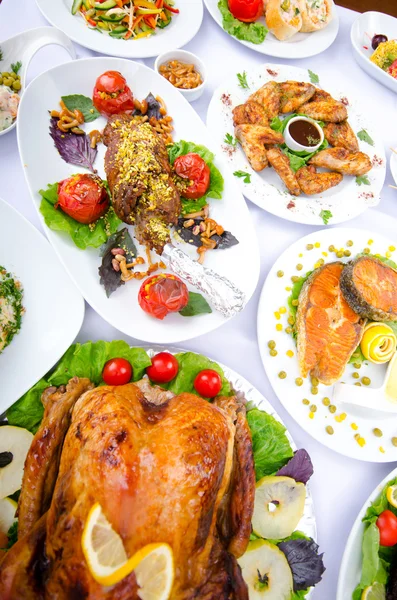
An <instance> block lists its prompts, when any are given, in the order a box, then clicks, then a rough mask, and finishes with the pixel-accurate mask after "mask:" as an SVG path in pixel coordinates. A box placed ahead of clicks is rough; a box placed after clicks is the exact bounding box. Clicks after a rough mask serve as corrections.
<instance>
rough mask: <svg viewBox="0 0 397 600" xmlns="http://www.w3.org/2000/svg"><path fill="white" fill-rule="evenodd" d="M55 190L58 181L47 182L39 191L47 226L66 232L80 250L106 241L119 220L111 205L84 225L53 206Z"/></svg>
mask: <svg viewBox="0 0 397 600" xmlns="http://www.w3.org/2000/svg"><path fill="white" fill-rule="evenodd" d="M57 190H58V183H52V184H50V183H49V184H48V186H47V189H46V190H40V191H39V194H40V195H41V197H42V200H41V204H40V212H41V214H42V215H43V217H44V221H45V224H46V225H47V227H49V228H50V229H53V230H54V231H64V232H65V233H68V234H69V235H70V237H71V238H72V240H73V242H74V243H75V244H76V246H77V247H78V248H80V249H81V250H85V249H86V248H88V247H89V246H92V247H94V248H99V246H101V245H102V244H104V243H105V242H106V240H107V239H108V236H109V235H112V234H113V233H115V232H116V231H117V229H118V227H119V225H120V223H121V221H120V219H119V218H118V217H117V216H116V213H115V212H114V210H113V208H112V207H110V208H109V210H108V212H107V213H106V214H105V215H104V216H103V217H101V218H100V219H98V221H96V222H95V223H94V224H92V225H84V224H83V223H78V222H77V221H75V220H74V219H72V217H69V216H68V215H67V214H66V213H64V212H63V211H62V210H61V209H56V208H54V205H55V204H56V203H57V201H58V191H57Z"/></svg>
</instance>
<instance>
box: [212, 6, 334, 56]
mask: <svg viewBox="0 0 397 600" xmlns="http://www.w3.org/2000/svg"><path fill="white" fill-rule="evenodd" d="M204 3H205V6H206V7H207V10H208V12H209V13H210V15H211V17H212V18H213V19H214V21H215V23H216V24H217V25H218V26H219V27H220V28H221V29H222V31H223V32H224V35H227V36H229V37H231V38H232V39H233V40H235V41H236V42H239V43H240V44H243V46H246V47H247V48H250V49H251V50H254V51H255V52H257V53H259V54H265V55H267V56H273V57H275V58H284V59H292V60H293V59H296V60H298V59H302V58H309V57H311V56H316V55H317V54H320V53H321V52H324V51H325V50H327V48H329V47H330V46H331V45H332V44H333V43H334V41H335V39H336V36H337V35H338V31H339V15H338V12H337V10H336V6H335V5H334V7H333V19H332V21H331V22H330V24H329V25H328V27H327V28H324V29H323V30H322V31H318V32H312V33H309V34H307V36H308V37H307V38H306V40H307V41H306V40H305V41H304V42H300V43H295V44H292V43H290V42H281V41H279V40H276V41H275V42H273V41H272V45H273V44H274V47H275V49H273V48H272V46H270V48H269V44H266V39H265V40H264V41H263V42H262V44H253V43H252V42H247V41H245V40H239V39H238V38H236V37H235V36H233V35H230V34H229V33H228V32H227V31H225V30H224V29H223V26H222V15H221V13H220V11H219V9H218V6H217V4H218V0H204ZM319 33H322V34H323V35H324V34H325V33H327V34H328V35H324V39H325V42H323V43H322V44H318V43H316V41H317V42H318V37H317V38H316V36H317V34H319ZM312 36H314V38H313V39H312ZM302 47H303V50H302ZM291 50H293V54H294V55H293V56H291Z"/></svg>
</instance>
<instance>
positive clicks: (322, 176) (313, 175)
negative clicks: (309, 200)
mask: <svg viewBox="0 0 397 600" xmlns="http://www.w3.org/2000/svg"><path fill="white" fill-rule="evenodd" d="M296 178H297V180H298V183H299V187H300V189H301V190H302V192H303V193H304V194H307V195H308V196H312V195H313V194H322V193H323V192H325V191H326V190H329V189H330V188H332V187H334V186H335V185H338V184H339V183H340V182H341V181H342V179H343V175H342V174H341V173H317V171H316V167H315V166H314V165H310V166H308V167H301V168H300V169H298V171H297V172H296Z"/></svg>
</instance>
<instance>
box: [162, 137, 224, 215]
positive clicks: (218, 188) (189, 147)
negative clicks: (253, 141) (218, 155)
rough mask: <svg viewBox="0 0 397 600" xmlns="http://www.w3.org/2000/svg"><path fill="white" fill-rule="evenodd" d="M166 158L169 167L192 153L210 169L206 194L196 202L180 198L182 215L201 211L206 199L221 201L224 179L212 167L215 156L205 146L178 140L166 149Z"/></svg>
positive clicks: (217, 170) (213, 166)
mask: <svg viewBox="0 0 397 600" xmlns="http://www.w3.org/2000/svg"><path fill="white" fill-rule="evenodd" d="M167 150H168V158H169V161H170V163H171V165H173V164H174V162H175V160H176V159H177V158H178V157H179V156H184V155H185V154H189V153H190V152H194V153H195V154H198V155H199V156H201V158H202V159H203V160H204V161H205V162H206V163H207V165H208V166H209V169H210V186H209V188H208V190H207V192H206V193H205V194H204V196H202V197H201V198H199V199H198V200H188V199H185V198H182V213H183V214H185V215H187V214H189V213H190V212H196V211H197V210H201V208H203V206H205V204H207V202H206V200H207V198H215V199H216V200H221V198H222V194H223V188H224V183H225V182H224V179H223V176H222V173H221V172H220V171H219V169H218V168H217V167H216V166H215V165H214V160H215V154H214V153H213V152H211V150H209V149H208V148H206V147H205V146H201V145H199V144H195V143H194V142H186V141H185V140H179V142H175V144H171V145H169V146H168V147H167Z"/></svg>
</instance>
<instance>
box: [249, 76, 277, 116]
mask: <svg viewBox="0 0 397 600" xmlns="http://www.w3.org/2000/svg"><path fill="white" fill-rule="evenodd" d="M280 97H281V91H280V84H279V83H276V82H275V81H268V83H265V85H263V86H262V87H261V88H259V90H257V91H256V92H254V93H253V94H251V96H250V97H249V98H248V102H257V103H258V104H260V105H261V106H262V107H263V108H264V110H265V113H266V115H267V117H268V119H269V121H271V120H272V119H274V117H277V116H278V114H279V112H280Z"/></svg>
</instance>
